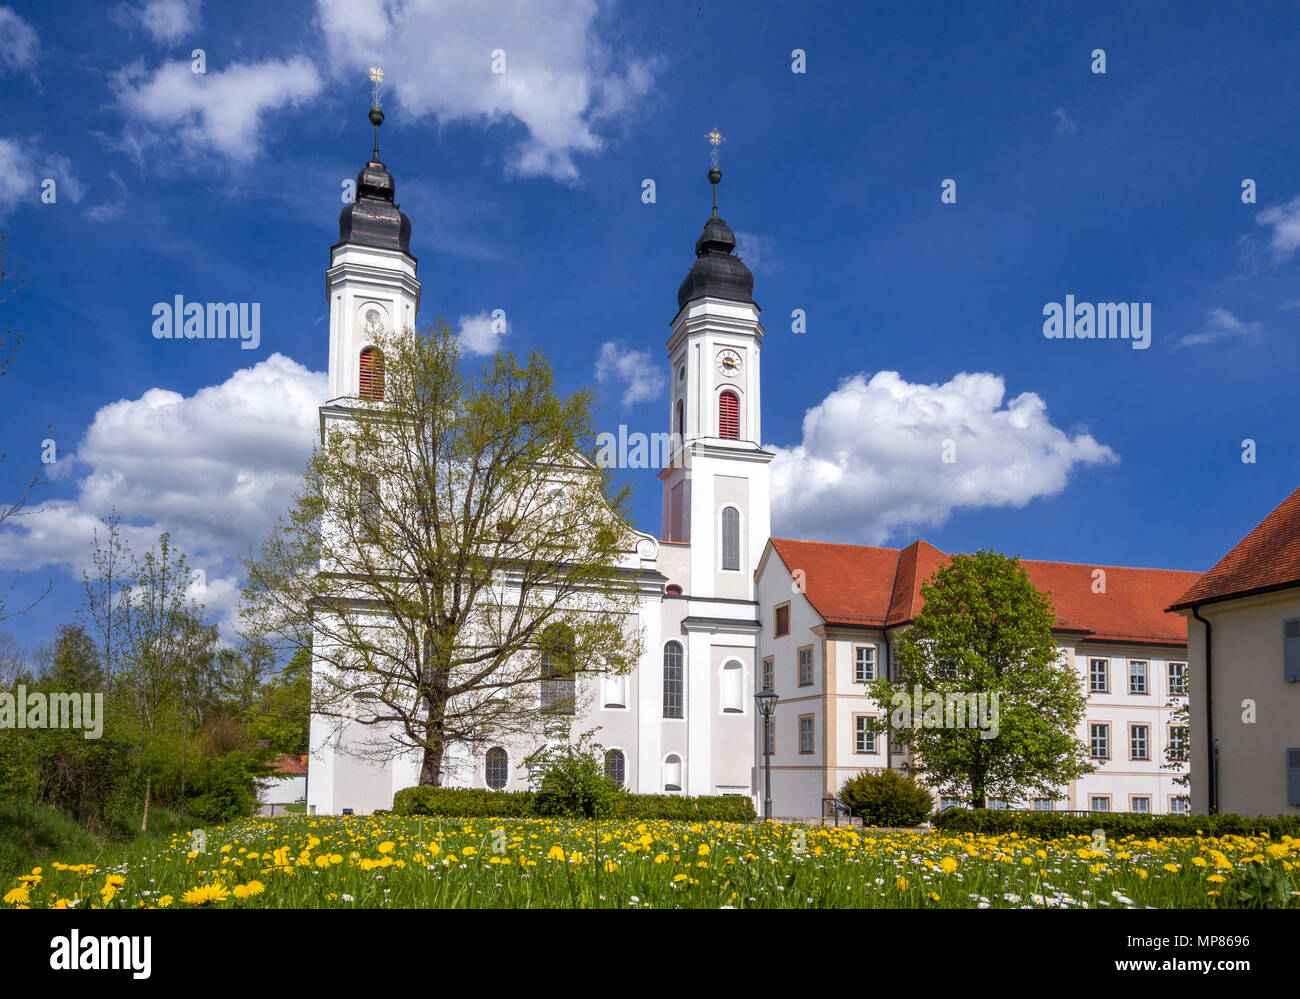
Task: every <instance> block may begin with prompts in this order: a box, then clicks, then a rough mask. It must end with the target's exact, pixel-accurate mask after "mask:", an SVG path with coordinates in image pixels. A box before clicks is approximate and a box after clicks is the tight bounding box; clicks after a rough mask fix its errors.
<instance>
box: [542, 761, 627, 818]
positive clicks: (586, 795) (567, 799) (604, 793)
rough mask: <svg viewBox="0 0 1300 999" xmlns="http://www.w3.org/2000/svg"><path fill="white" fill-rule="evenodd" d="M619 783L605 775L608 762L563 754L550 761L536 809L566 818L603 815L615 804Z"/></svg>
mask: <svg viewBox="0 0 1300 999" xmlns="http://www.w3.org/2000/svg"><path fill="white" fill-rule="evenodd" d="M618 793H619V792H618V785H617V784H615V783H614V782H613V781H612V780H610V779H609V778H608V777H606V776H605V766H604V764H603V763H601V762H600V761H598V760H596V759H594V758H593V757H590V756H586V755H579V754H576V753H575V754H572V755H568V754H562V755H558V756H556V757H555V758H554V759H552V760H550V761H548V764H547V767H546V772H545V773H544V774H543V775H542V777H541V781H540V786H539V787H538V789H537V793H536V794H535V795H534V796H533V812H534V813H535V814H537V815H553V816H564V817H566V818H586V819H596V818H604V817H605V816H607V815H609V813H610V811H611V809H612V808H613V801H614V798H615V797H616V796H617V795H618Z"/></svg>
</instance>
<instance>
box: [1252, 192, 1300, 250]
mask: <svg viewBox="0 0 1300 999" xmlns="http://www.w3.org/2000/svg"><path fill="white" fill-rule="evenodd" d="M1255 222H1256V223H1258V224H1259V225H1263V226H1268V227H1270V228H1271V229H1272V230H1273V231H1272V232H1271V233H1270V234H1269V240H1268V245H1269V248H1270V249H1271V250H1272V251H1273V256H1274V257H1275V258H1277V259H1278V260H1289V259H1290V258H1291V255H1292V254H1293V253H1295V251H1296V248H1297V247H1300V195H1296V196H1295V197H1294V198H1292V199H1291V200H1290V201H1288V202H1287V203H1286V204H1284V205H1272V206H1270V207H1268V208H1265V209H1264V210H1263V211H1262V212H1260V213H1259V214H1258V215H1256V216H1255Z"/></svg>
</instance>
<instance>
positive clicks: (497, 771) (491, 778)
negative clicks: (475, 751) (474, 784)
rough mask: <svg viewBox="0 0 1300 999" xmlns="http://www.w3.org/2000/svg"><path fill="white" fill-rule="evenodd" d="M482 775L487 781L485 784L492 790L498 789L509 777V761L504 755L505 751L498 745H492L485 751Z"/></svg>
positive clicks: (504, 784)
mask: <svg viewBox="0 0 1300 999" xmlns="http://www.w3.org/2000/svg"><path fill="white" fill-rule="evenodd" d="M483 777H484V779H485V780H486V781H487V786H488V787H490V788H491V789H492V790H493V791H500V790H501V789H502V788H503V787H505V786H506V782H507V781H508V780H509V779H510V761H509V759H508V758H507V757H506V751H505V750H504V749H502V748H501V747H500V746H493V747H492V748H491V749H489V750H488V751H487V759H486V760H485V761H484V766H483Z"/></svg>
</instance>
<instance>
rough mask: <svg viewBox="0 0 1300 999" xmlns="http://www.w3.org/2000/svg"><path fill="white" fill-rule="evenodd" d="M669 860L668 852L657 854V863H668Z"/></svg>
mask: <svg viewBox="0 0 1300 999" xmlns="http://www.w3.org/2000/svg"><path fill="white" fill-rule="evenodd" d="M667 860H668V854H666V853H658V854H655V863H656V864H662V863H666V862H667Z"/></svg>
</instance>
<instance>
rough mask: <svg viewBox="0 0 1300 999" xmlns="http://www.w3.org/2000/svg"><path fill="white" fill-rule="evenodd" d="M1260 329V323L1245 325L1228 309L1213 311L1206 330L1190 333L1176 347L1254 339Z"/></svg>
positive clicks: (1206, 322) (1206, 323)
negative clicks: (1247, 338) (1246, 338)
mask: <svg viewBox="0 0 1300 999" xmlns="http://www.w3.org/2000/svg"><path fill="white" fill-rule="evenodd" d="M1260 328H1261V324H1260V323H1258V322H1254V323H1244V322H1242V321H1241V320H1240V319H1238V318H1237V317H1236V316H1234V315H1233V314H1232V313H1231V312H1229V311H1228V310H1227V309H1211V310H1210V311H1209V312H1208V313H1206V317H1205V326H1204V328H1202V329H1201V331H1200V332H1199V333H1188V334H1187V335H1186V336H1184V337H1181V338H1180V339H1179V340H1178V342H1177V343H1176V344H1174V346H1175V347H1194V346H1196V345H1198V344H1202V343H1215V342H1216V341H1219V340H1235V339H1238V338H1245V337H1252V336H1254V335H1255V334H1257V333H1258V332H1259V331H1260Z"/></svg>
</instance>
